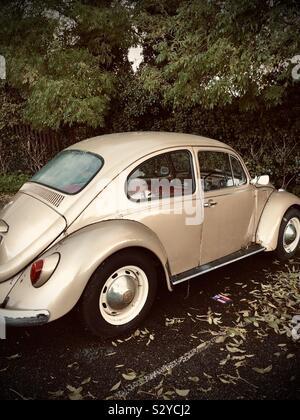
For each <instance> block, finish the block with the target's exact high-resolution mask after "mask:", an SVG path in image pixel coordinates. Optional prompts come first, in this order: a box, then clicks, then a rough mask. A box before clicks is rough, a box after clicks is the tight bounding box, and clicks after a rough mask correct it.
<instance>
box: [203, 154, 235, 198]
mask: <svg viewBox="0 0 300 420" xmlns="http://www.w3.org/2000/svg"><path fill="white" fill-rule="evenodd" d="M203 152H205V153H223V154H224V155H227V158H228V163H229V167H230V172H231V177H232V183H233V180H234V178H233V172H232V165H231V160H230V152H229V151H228V150H219V149H203V150H201V149H200V150H197V159H198V165H199V173H200V178H199V182H200V188H202V183H201V180H202V178H201V174H202V171H201V165H200V159H199V155H200V153H203ZM233 187H235V185H231V186H229V187H223V188H218V189H216V190H210V191H205V189H204V188H202V191H203V193H204V194H207V193H215V192H219V191H228V190H230V189H231V188H233Z"/></svg>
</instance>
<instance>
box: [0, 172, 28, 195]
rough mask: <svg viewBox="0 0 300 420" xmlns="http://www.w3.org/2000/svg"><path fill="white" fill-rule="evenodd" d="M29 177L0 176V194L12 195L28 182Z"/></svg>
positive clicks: (16, 175) (18, 175) (17, 175)
mask: <svg viewBox="0 0 300 420" xmlns="http://www.w3.org/2000/svg"><path fill="white" fill-rule="evenodd" d="M28 178H29V176H28V175H24V174H18V173H17V174H7V175H0V193H7V194H13V193H15V192H17V191H18V190H19V189H20V188H21V186H22V185H23V184H24V183H25V182H26V181H28Z"/></svg>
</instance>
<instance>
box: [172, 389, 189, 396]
mask: <svg viewBox="0 0 300 420" xmlns="http://www.w3.org/2000/svg"><path fill="white" fill-rule="evenodd" d="M175 392H176V394H177V395H179V396H180V397H187V396H188V395H189V393H190V390H189V389H175Z"/></svg>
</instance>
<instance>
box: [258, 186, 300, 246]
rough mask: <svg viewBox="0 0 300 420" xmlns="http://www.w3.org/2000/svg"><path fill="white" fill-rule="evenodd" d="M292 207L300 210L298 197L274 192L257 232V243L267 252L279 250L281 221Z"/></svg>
mask: <svg viewBox="0 0 300 420" xmlns="http://www.w3.org/2000/svg"><path fill="white" fill-rule="evenodd" d="M291 207H298V208H299V209H300V199H299V198H298V197H297V196H296V195H294V194H290V193H288V192H286V191H274V192H273V194H271V196H270V198H269V200H268V202H267V204H266V206H265V208H264V210H263V213H262V216H261V218H260V221H259V224H258V229H257V232H256V242H257V243H260V244H261V245H262V246H263V247H265V248H266V250H267V251H274V250H275V249H276V248H277V244H278V235H279V229H280V225H281V221H282V219H283V217H284V215H285V213H286V212H287V210H289V209H290V208H291Z"/></svg>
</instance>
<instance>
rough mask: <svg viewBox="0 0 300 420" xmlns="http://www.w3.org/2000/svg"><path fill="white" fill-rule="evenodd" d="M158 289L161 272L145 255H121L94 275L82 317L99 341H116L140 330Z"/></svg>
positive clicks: (83, 303)
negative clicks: (117, 338) (122, 336)
mask: <svg viewBox="0 0 300 420" xmlns="http://www.w3.org/2000/svg"><path fill="white" fill-rule="evenodd" d="M156 289H157V271H156V268H155V264H154V263H153V261H152V259H151V258H149V257H148V256H145V255H143V253H142V252H133V251H121V252H119V253H117V254H115V255H113V256H111V257H110V258H108V259H107V260H106V261H105V262H104V263H103V264H102V265H101V266H100V267H99V268H98V269H97V270H96V271H95V273H94V274H93V275H92V277H91V279H90V281H89V283H88V285H87V287H86V289H85V291H84V293H83V295H82V299H81V308H80V309H81V311H80V315H81V317H82V320H83V322H84V324H85V326H86V327H87V328H88V330H89V331H90V332H91V333H92V334H93V335H96V336H98V337H104V336H105V337H115V336H118V335H120V334H124V333H127V332H129V331H131V330H132V329H134V328H136V327H137V326H138V325H139V324H140V322H141V321H142V320H143V319H144V318H145V317H146V315H147V314H148V312H149V310H150V308H151V306H152V304H153V302H154V299H155V296H156Z"/></svg>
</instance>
